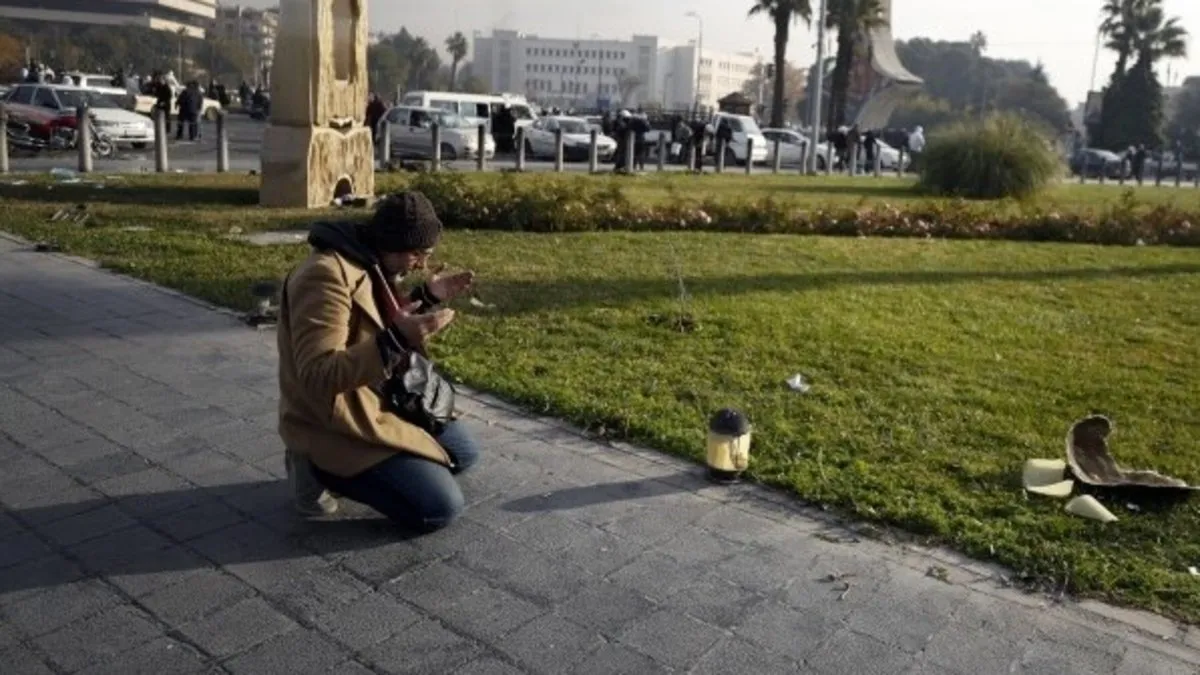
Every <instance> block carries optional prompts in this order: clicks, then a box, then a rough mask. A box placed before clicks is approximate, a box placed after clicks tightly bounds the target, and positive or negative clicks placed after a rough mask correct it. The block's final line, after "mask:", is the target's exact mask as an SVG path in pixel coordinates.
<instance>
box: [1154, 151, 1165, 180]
mask: <svg viewBox="0 0 1200 675" xmlns="http://www.w3.org/2000/svg"><path fill="white" fill-rule="evenodd" d="M1162 171H1163V156H1162V153H1161V152H1159V153H1158V166H1157V168H1155V169H1154V187H1159V186H1161V185H1162Z"/></svg>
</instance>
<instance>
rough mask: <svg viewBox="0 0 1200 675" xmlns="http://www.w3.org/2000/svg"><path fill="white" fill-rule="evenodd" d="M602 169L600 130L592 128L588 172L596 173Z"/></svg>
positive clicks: (589, 133)
mask: <svg viewBox="0 0 1200 675" xmlns="http://www.w3.org/2000/svg"><path fill="white" fill-rule="evenodd" d="M599 170H600V132H599V131H597V130H595V129H591V130H589V131H588V173H596V172H597V171H599Z"/></svg>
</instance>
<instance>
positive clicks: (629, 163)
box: [625, 129, 637, 173]
mask: <svg viewBox="0 0 1200 675" xmlns="http://www.w3.org/2000/svg"><path fill="white" fill-rule="evenodd" d="M636 142H637V134H635V133H633V129H630V130H629V131H626V132H625V173H633V157H634V155H635V154H637V145H635V143H636Z"/></svg>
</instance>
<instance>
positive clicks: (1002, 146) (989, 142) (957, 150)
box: [917, 114, 1061, 199]
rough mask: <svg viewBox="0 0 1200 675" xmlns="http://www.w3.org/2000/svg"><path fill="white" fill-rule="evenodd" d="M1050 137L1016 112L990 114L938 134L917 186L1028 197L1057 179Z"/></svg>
mask: <svg viewBox="0 0 1200 675" xmlns="http://www.w3.org/2000/svg"><path fill="white" fill-rule="evenodd" d="M1060 170H1061V163H1060V162H1059V159H1058V157H1057V156H1056V155H1055V153H1054V150H1053V149H1052V148H1051V145H1050V142H1049V141H1048V139H1047V138H1046V137H1045V136H1044V135H1043V134H1042V133H1041V132H1040V131H1039V130H1038V129H1037V128H1036V127H1034V126H1033V125H1032V124H1030V123H1029V122H1027V121H1025V120H1023V119H1021V118H1020V117H1018V116H1016V115H1007V114H997V115H991V116H989V117H987V118H986V119H984V120H982V121H971V122H963V123H959V124H956V125H954V126H953V127H950V128H949V129H946V130H945V131H943V132H940V133H938V134H936V135H934V136H933V137H932V138H930V140H929V145H928V147H926V149H925V152H924V154H923V155H922V156H921V178H920V181H919V182H918V183H917V188H918V189H919V190H922V191H924V192H926V193H929V194H933V195H939V196H946V197H964V198H967V199H1003V198H1007V197H1014V198H1018V199H1021V198H1026V197H1030V196H1032V195H1034V194H1036V193H1038V192H1041V191H1042V190H1043V189H1045V188H1046V187H1047V186H1048V185H1050V183H1051V181H1053V180H1054V179H1055V178H1056V177H1058V175H1059V172H1060Z"/></svg>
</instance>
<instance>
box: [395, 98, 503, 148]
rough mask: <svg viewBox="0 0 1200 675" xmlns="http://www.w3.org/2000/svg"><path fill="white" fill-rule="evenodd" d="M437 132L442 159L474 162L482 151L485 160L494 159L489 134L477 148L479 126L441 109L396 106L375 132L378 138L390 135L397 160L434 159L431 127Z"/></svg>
mask: <svg viewBox="0 0 1200 675" xmlns="http://www.w3.org/2000/svg"><path fill="white" fill-rule="evenodd" d="M434 123H436V124H437V126H438V130H439V131H440V138H439V144H440V146H441V151H442V159H443V160H446V161H452V160H455V159H474V158H476V157H478V156H479V153H480V151H481V150H482V152H483V156H484V158H486V159H491V158H493V157H495V155H496V141H495V140H493V138H492V134H491V133H490V132H485V133H484V145H483V148H482V149H481V148H480V147H479V125H477V124H473V123H471V122H470V121H468V120H466V119H464V118H462V117H460V116H458V115H456V114H454V113H450V112H446V111H445V110H441V109H440V108H420V107H415V106H395V107H393V108H392V109H391V110H388V112H387V115H385V116H384V118H383V119H381V120H380V121H379V128H378V129H377V130H376V131H377V133H378V135H379V136H380V137H382V136H383V134H384V133H390V134H391V156H392V157H395V158H397V159H411V158H419V159H429V158H431V157H433V125H434Z"/></svg>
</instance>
